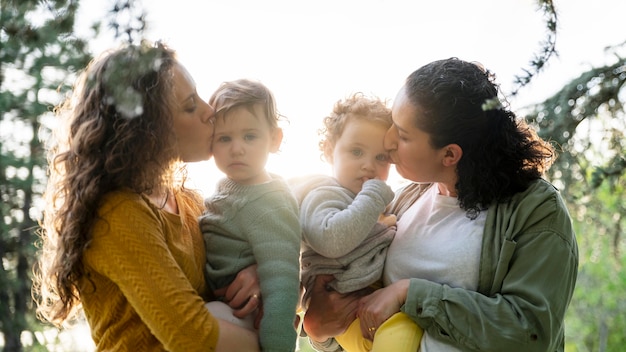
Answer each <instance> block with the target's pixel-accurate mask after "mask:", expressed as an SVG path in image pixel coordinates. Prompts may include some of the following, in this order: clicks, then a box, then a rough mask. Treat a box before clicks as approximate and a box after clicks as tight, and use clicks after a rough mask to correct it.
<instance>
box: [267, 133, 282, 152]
mask: <svg viewBox="0 0 626 352" xmlns="http://www.w3.org/2000/svg"><path fill="white" fill-rule="evenodd" d="M282 142H283V129H282V128H280V127H276V128H275V129H274V131H273V132H272V140H271V141H270V143H271V144H270V152H271V153H276V152H278V149H279V148H280V144H281V143H282Z"/></svg>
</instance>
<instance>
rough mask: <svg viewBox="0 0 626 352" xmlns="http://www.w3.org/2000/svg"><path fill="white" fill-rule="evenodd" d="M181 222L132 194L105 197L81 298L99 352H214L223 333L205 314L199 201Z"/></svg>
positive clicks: (181, 197)
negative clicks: (198, 223)
mask: <svg viewBox="0 0 626 352" xmlns="http://www.w3.org/2000/svg"><path fill="white" fill-rule="evenodd" d="M176 201H177V203H178V208H179V214H180V215H176V214H171V213H168V212H165V211H163V210H160V209H158V208H156V207H155V206H154V205H153V204H152V203H151V202H150V201H149V200H148V199H147V198H146V197H144V196H141V195H138V194H136V193H132V192H123V191H120V192H114V193H111V194H109V195H107V196H106V197H105V199H104V202H103V204H102V206H101V207H100V209H99V210H98V216H99V217H100V220H98V221H97V222H96V224H95V226H94V229H93V240H92V242H91V243H90V245H89V247H88V249H87V250H86V251H85V253H84V256H83V263H84V266H85V272H86V275H85V277H84V278H83V279H82V280H81V282H80V298H81V302H82V305H83V309H84V312H85V315H86V318H87V321H88V323H89V325H90V328H91V332H92V337H93V339H94V342H95V344H96V348H97V350H98V351H213V350H215V346H216V344H217V339H218V333H219V330H218V329H219V325H218V323H217V320H216V319H215V318H214V317H213V316H212V315H211V314H210V313H209V312H208V310H207V309H206V308H205V307H204V300H203V299H202V297H201V295H204V294H205V293H206V285H205V280H204V276H203V273H202V268H203V264H204V261H205V252H204V244H203V242H202V237H201V234H200V231H199V229H198V225H197V216H198V215H199V214H200V212H201V210H202V207H201V198H200V197H198V196H197V195H196V194H194V193H192V192H190V191H181V192H179V193H178V194H177V195H176Z"/></svg>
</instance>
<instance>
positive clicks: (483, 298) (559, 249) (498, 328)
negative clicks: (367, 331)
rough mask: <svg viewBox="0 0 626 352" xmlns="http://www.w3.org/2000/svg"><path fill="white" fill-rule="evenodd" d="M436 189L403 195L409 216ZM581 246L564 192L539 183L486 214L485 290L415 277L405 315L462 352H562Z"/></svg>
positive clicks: (417, 188) (397, 207) (396, 205)
mask: <svg viewBox="0 0 626 352" xmlns="http://www.w3.org/2000/svg"><path fill="white" fill-rule="evenodd" d="M428 186H429V185H424V184H422V185H418V184H411V185H408V186H406V187H405V188H403V189H402V190H401V191H399V192H398V197H397V198H396V200H394V202H393V204H392V212H393V213H396V214H398V218H400V217H401V216H402V213H403V212H404V211H405V210H406V209H407V208H408V207H409V206H410V205H411V204H412V203H413V202H414V201H415V199H417V198H418V197H419V196H420V195H421V194H422V192H423V191H424V190H425V189H426V188H427V187H428ZM577 273H578V246H577V243H576V238H575V235H574V230H573V228H572V224H571V218H570V216H569V213H568V211H567V208H566V207H565V204H564V203H563V200H562V198H561V196H560V195H559V193H558V191H557V190H556V189H555V188H554V187H553V186H552V185H551V184H549V183H548V182H546V181H545V180H537V181H535V182H533V183H532V184H531V185H530V186H529V187H528V189H527V190H526V191H524V192H521V193H518V194H516V195H515V196H513V197H512V199H511V200H510V201H509V202H506V203H499V204H493V205H492V206H490V207H489V210H488V212H487V219H486V223H485V231H484V234H483V245H482V254H481V260H480V268H479V282H478V292H473V291H468V290H465V289H459V288H452V287H449V286H446V285H441V284H438V283H436V282H432V281H428V280H423V279H411V283H410V287H409V292H408V294H407V300H406V302H405V304H404V306H403V307H402V311H403V312H405V313H407V314H408V315H409V316H410V317H411V318H412V319H413V320H414V321H415V322H417V324H418V325H419V326H421V327H422V328H423V329H424V330H425V331H427V332H428V334H430V335H432V336H433V337H436V338H438V339H443V340H447V341H450V342H451V343H452V344H453V345H455V346H458V347H459V348H460V349H462V350H469V351H471V350H479V351H508V352H515V351H563V350H564V326H563V325H564V323H563V321H564V317H565V311H566V309H567V307H568V305H569V302H570V300H571V298H572V294H573V291H574V286H575V284H576V277H577Z"/></svg>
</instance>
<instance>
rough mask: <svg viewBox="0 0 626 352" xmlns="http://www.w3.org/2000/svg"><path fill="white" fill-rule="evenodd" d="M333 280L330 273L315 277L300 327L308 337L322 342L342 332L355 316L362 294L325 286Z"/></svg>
mask: <svg viewBox="0 0 626 352" xmlns="http://www.w3.org/2000/svg"><path fill="white" fill-rule="evenodd" d="M332 280H334V277H333V276H332V275H319V276H318V277H317V278H316V279H315V285H314V287H313V293H312V294H311V302H310V303H309V307H308V309H307V311H306V313H305V315H304V321H303V323H302V328H303V329H304V331H305V332H306V333H307V335H308V336H309V338H311V339H312V340H314V341H318V342H324V341H326V340H327V339H329V338H331V337H334V336H337V335H339V334H341V333H343V332H344V331H345V330H346V329H347V328H348V326H349V325H350V323H351V322H352V321H353V320H354V319H355V318H356V311H357V308H358V302H359V298H360V297H362V294H340V293H338V292H336V291H333V290H332V289H331V290H329V289H328V288H327V284H328V283H329V282H331V281H332Z"/></svg>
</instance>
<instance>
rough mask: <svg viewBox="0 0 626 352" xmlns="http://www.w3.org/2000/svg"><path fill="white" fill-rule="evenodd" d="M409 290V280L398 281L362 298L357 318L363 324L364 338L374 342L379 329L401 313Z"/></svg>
mask: <svg viewBox="0 0 626 352" xmlns="http://www.w3.org/2000/svg"><path fill="white" fill-rule="evenodd" d="M408 290H409V280H406V279H405V280H400V281H396V282H394V283H393V284H391V285H389V286H387V287H384V288H381V289H379V290H376V291H374V292H373V293H372V294H370V295H368V296H365V297H363V298H361V300H360V301H359V309H358V312H357V316H358V317H359V320H360V322H361V333H362V334H363V337H365V338H368V339H370V340H374V334H375V333H376V330H378V327H379V326H380V325H381V324H382V323H383V322H385V320H387V319H389V317H391V316H392V315H394V314H395V313H397V312H399V311H400V308H401V307H402V305H403V304H404V302H405V301H406V295H407V292H408Z"/></svg>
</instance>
